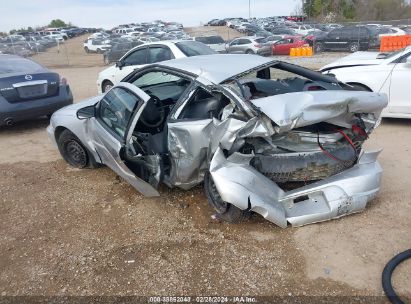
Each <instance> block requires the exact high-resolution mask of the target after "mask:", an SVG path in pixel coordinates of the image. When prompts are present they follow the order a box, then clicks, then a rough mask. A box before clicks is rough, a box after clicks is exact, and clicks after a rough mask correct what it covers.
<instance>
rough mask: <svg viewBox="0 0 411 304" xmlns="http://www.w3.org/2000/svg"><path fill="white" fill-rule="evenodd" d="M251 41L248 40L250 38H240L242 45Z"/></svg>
mask: <svg viewBox="0 0 411 304" xmlns="http://www.w3.org/2000/svg"><path fill="white" fill-rule="evenodd" d="M250 43H251V41H250V40H248V39H240V43H239V44H240V45H244V44H250Z"/></svg>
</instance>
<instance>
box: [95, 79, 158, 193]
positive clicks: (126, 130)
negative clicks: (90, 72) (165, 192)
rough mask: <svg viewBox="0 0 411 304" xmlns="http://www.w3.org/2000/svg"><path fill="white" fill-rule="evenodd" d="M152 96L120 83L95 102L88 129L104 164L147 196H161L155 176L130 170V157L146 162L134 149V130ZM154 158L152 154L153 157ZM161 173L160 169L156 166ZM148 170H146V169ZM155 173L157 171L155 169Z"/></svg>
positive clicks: (127, 84) (132, 86)
mask: <svg viewBox="0 0 411 304" xmlns="http://www.w3.org/2000/svg"><path fill="white" fill-rule="evenodd" d="M149 100H150V96H149V95H147V94H146V93H145V92H143V91H142V90H140V89H139V88H137V87H136V86H134V85H131V84H129V83H123V82H121V83H119V84H118V85H117V86H115V87H113V88H112V89H111V90H110V91H108V92H107V93H106V94H105V95H104V97H103V99H102V100H101V101H100V102H99V103H98V104H97V105H96V110H95V117H93V118H91V119H90V120H89V124H88V128H89V130H88V132H89V134H90V138H91V141H92V143H93V146H94V147H95V150H96V152H97V153H98V155H99V156H100V158H101V160H102V161H103V163H104V164H105V165H107V166H108V167H110V168H111V169H112V170H113V171H114V172H116V173H117V174H118V175H119V176H121V177H122V178H124V179H125V180H126V181H127V182H128V183H130V184H131V185H132V186H133V187H134V188H136V189H137V190H138V191H139V192H141V193H142V194H143V195H145V196H159V193H158V191H157V189H156V186H157V184H158V183H156V182H152V183H150V181H154V180H155V178H152V177H150V179H148V178H145V179H143V178H141V177H142V176H141V173H142V171H141V170H131V169H130V166H129V165H128V160H130V159H132V162H134V161H136V162H137V163H138V162H140V163H141V164H142V165H144V164H145V163H144V161H145V159H144V155H138V154H135V153H134V152H133V149H132V148H131V143H132V134H133V130H134V128H135V126H136V124H137V121H138V119H139V117H140V115H141V112H142V111H143V110H144V108H145V107H146V105H147V103H148V102H149ZM152 158H153V157H152ZM154 169H155V170H156V174H158V175H159V172H158V171H159V170H160V168H159V167H158V168H154ZM144 172H146V171H144ZM153 172H154V171H153Z"/></svg>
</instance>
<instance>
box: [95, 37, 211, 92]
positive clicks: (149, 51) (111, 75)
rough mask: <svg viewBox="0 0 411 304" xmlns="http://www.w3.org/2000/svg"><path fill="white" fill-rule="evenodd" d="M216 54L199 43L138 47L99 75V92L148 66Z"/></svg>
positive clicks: (170, 42)
mask: <svg viewBox="0 0 411 304" xmlns="http://www.w3.org/2000/svg"><path fill="white" fill-rule="evenodd" d="M215 53H216V52H215V51H214V50H212V49H211V48H209V47H208V46H207V45H205V44H203V43H201V42H198V41H160V42H152V43H146V44H143V45H140V46H137V47H135V48H133V49H132V50H130V51H129V52H127V53H126V54H125V55H124V56H123V57H122V58H121V59H120V60H119V61H118V62H117V63H116V65H113V66H111V67H109V68H107V69H105V70H103V71H102V72H100V74H99V75H98V79H97V87H98V91H99V92H106V91H107V90H109V89H110V88H111V87H112V86H113V85H115V84H117V83H119V82H120V81H121V80H122V79H123V78H124V77H125V76H127V75H128V74H130V73H131V72H132V71H134V70H136V69H139V68H141V67H144V66H145V65H146V64H150V63H156V62H161V61H165V60H170V59H174V58H183V57H191V56H198V55H211V54H215Z"/></svg>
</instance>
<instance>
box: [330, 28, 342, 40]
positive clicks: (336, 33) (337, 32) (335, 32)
mask: <svg viewBox="0 0 411 304" xmlns="http://www.w3.org/2000/svg"><path fill="white" fill-rule="evenodd" d="M340 35H341V31H340V30H339V29H335V30H332V31H331V32H330V33H329V34H328V38H331V39H335V38H337V37H340Z"/></svg>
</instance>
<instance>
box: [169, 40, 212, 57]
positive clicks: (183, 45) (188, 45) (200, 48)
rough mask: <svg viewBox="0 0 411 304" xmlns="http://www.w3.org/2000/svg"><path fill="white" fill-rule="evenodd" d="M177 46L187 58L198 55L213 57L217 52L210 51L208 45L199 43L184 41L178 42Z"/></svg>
mask: <svg viewBox="0 0 411 304" xmlns="http://www.w3.org/2000/svg"><path fill="white" fill-rule="evenodd" d="M176 46H177V47H178V48H179V49H180V51H182V52H183V53H184V55H186V56H187V57H191V56H198V55H212V54H216V52H215V51H214V50H212V49H210V48H209V47H208V46H207V45H205V44H204V43H201V42H197V41H182V42H177V43H176Z"/></svg>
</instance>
